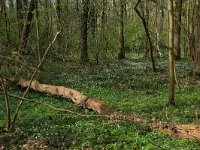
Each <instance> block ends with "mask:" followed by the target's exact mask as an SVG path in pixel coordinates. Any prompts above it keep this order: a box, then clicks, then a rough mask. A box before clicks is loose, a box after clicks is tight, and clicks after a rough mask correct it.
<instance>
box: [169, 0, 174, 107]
mask: <svg viewBox="0 0 200 150" xmlns="http://www.w3.org/2000/svg"><path fill="white" fill-rule="evenodd" d="M168 13H169V100H168V104H169V105H174V82H175V74H174V15H173V0H168Z"/></svg>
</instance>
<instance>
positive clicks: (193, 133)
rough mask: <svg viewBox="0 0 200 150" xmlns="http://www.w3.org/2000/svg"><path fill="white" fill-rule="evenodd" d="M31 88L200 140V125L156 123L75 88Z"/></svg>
mask: <svg viewBox="0 0 200 150" xmlns="http://www.w3.org/2000/svg"><path fill="white" fill-rule="evenodd" d="M10 81H12V82H15V83H16V84H18V85H21V86H22V87H27V86H28V85H29V82H30V81H29V80H25V79H16V78H11V79H10ZM30 88H32V89H34V90H36V91H40V92H45V93H49V94H51V95H57V96H63V97H67V98H69V99H70V100H71V101H73V102H74V103H75V104H76V105H77V106H80V107H84V108H88V109H91V110H94V111H96V112H97V113H99V114H103V115H106V116H109V117H111V118H114V119H120V120H128V121H131V122H133V123H135V124H144V125H146V126H147V127H149V128H150V129H155V130H158V131H162V132H166V133H168V134H169V135H173V136H178V137H180V138H184V139H195V140H197V141H199V142H200V125H192V124H191V125H190V124H175V123H168V122H160V121H159V122H155V123H148V121H147V120H145V119H140V118H138V117H136V116H135V115H132V114H130V115H125V114H122V113H120V112H118V111H116V110H114V109H113V108H112V107H110V106H109V105H107V104H106V103H104V102H102V101H101V100H98V99H96V98H92V97H88V96H86V95H84V94H82V93H80V92H78V91H76V90H74V89H70V88H66V87H64V86H54V85H47V84H41V83H39V82H38V81H33V82H31V85H30Z"/></svg>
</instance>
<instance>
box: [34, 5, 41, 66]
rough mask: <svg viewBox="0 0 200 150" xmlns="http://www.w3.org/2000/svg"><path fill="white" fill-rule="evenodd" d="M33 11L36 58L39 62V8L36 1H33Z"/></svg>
mask: <svg viewBox="0 0 200 150" xmlns="http://www.w3.org/2000/svg"><path fill="white" fill-rule="evenodd" d="M35 11H36V15H35V26H36V39H37V58H38V62H39V63H40V60H41V55H40V37H39V32H40V30H39V26H40V24H39V10H38V1H35Z"/></svg>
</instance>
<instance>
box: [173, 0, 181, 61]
mask: <svg viewBox="0 0 200 150" xmlns="http://www.w3.org/2000/svg"><path fill="white" fill-rule="evenodd" d="M181 12H182V0H175V17H176V18H175V22H174V23H175V24H174V56H175V59H176V60H179V59H180V58H181V46H180V40H181V26H180V24H181Z"/></svg>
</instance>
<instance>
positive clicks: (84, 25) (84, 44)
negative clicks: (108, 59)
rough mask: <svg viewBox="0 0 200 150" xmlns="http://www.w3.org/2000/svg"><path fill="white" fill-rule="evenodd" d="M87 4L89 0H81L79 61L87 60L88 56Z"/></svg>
mask: <svg viewBox="0 0 200 150" xmlns="http://www.w3.org/2000/svg"><path fill="white" fill-rule="evenodd" d="M88 5H89V0H83V1H82V7H83V10H82V14H81V46H80V49H81V62H89V57H88V44H87V38H88V36H87V31H88V25H87V23H88V9H89V8H88Z"/></svg>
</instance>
